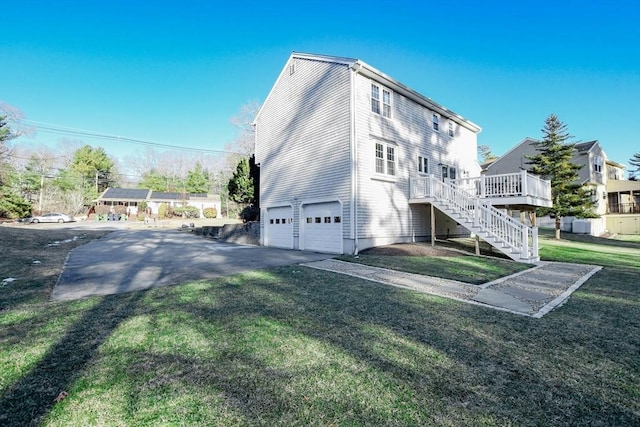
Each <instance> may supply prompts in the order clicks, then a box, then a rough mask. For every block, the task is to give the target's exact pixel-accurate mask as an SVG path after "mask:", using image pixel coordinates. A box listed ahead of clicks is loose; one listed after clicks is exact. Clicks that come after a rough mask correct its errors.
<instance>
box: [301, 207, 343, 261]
mask: <svg viewBox="0 0 640 427" xmlns="http://www.w3.org/2000/svg"><path fill="white" fill-rule="evenodd" d="M300 228H301V231H302V233H301V234H302V248H301V249H305V250H308V251H318V252H329V253H337V254H341V253H342V207H341V205H340V203H338V202H329V203H314V204H310V205H303V209H302V218H300Z"/></svg>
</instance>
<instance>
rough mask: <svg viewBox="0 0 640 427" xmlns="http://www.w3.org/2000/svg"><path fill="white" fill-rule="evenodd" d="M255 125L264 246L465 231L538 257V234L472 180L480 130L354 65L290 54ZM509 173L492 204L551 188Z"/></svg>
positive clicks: (358, 243)
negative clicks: (509, 214)
mask: <svg viewBox="0 0 640 427" xmlns="http://www.w3.org/2000/svg"><path fill="white" fill-rule="evenodd" d="M254 125H255V135H256V136H255V138H256V147H255V154H256V163H258V164H259V165H260V206H261V243H262V244H263V245H266V246H276V247H285V248H292V249H303V250H315V251H323V252H331V253H349V254H356V253H358V251H360V250H362V249H366V248H369V247H373V246H379V245H385V244H392V243H399V242H412V241H428V240H432V241H433V239H432V237H433V236H434V235H435V236H455V235H469V233H470V232H471V231H473V232H474V233H476V234H477V235H479V236H481V237H482V238H484V239H485V240H487V241H488V242H490V243H492V244H495V245H496V246H499V247H500V248H502V249H501V250H503V251H504V252H505V253H508V254H509V255H510V256H512V257H513V258H516V259H519V260H526V261H531V260H536V259H537V239H536V237H537V236H536V235H535V231H536V230H534V229H531V228H528V227H526V226H525V225H523V224H519V223H517V221H514V220H513V219H511V218H507V217H506V215H505V214H504V213H503V212H501V211H499V210H497V209H495V208H494V207H492V206H491V204H492V201H491V200H489V198H488V197H487V195H488V193H489V192H488V191H487V192H485V190H489V186H486V187H485V185H484V183H483V182H481V181H479V180H481V179H482V178H481V177H480V165H479V164H478V162H477V160H476V152H477V134H478V133H479V132H480V127H479V126H477V125H476V124H474V123H472V122H470V121H469V120H467V119H465V118H463V117H462V116H460V115H458V114H456V113H454V112H453V111H451V110H449V109H447V108H445V107H443V106H442V105H440V104H438V103H436V102H434V101H433V100H431V99H429V98H427V97H425V96H423V95H421V94H419V93H417V92H415V91H414V90H412V89H410V88H408V87H406V86H404V85H403V84H401V83H399V82H398V81H396V80H394V79H393V78H391V77H389V76H387V75H386V74H384V73H382V72H380V71H378V70H376V69H375V68H373V67H371V66H369V65H368V64H366V63H364V62H362V61H360V60H357V59H351V58H339V57H332V56H323V55H311V54H303V53H293V54H292V55H291V57H290V58H289V60H288V61H287V63H286V64H285V66H284V68H283V70H282V72H281V73H280V75H279V76H278V78H277V80H276V82H275V84H274V86H273V88H272V89H271V91H270V93H269V95H268V96H267V98H266V100H265V102H264V104H263V105H262V108H261V109H260V111H259V112H258V114H257V116H256V119H255V122H254ZM510 179H511V181H510V183H511V184H513V185H512V186H510V187H509V189H508V191H507V189H505V188H503V190H502V192H499V191H498V190H496V189H495V188H493V187H491V188H492V189H493V190H492V191H493V192H492V193H491V197H492V198H493V199H494V204H496V203H495V201H496V200H497V199H496V198H497V197H500V198H501V201H504V200H507V199H509V200H511V199H512V198H518V200H519V201H520V202H521V203H526V202H527V201H529V202H530V197H529V196H530V192H531V191H534V190H536V191H537V192H538V193H540V194H542V196H540V198H544V197H543V196H544V195H548V189H549V187H548V183H545V182H542V183H541V184H542V185H541V186H539V188H537V187H536V186H535V185H533V184H531V183H530V181H531V180H533V181H535V182H538V181H540V180H537V179H536V178H535V177H531V176H529V175H527V174H511V178H510ZM538 184H540V183H539V182H538ZM534 192H535V191H534ZM478 196H479V197H478ZM545 203H546V202H545Z"/></svg>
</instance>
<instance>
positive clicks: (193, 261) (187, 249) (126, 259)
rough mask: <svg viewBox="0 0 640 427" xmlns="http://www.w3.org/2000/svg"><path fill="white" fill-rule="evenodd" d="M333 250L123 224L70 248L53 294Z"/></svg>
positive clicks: (163, 281) (104, 289) (106, 290)
mask: <svg viewBox="0 0 640 427" xmlns="http://www.w3.org/2000/svg"><path fill="white" fill-rule="evenodd" d="M332 257H334V255H331V254H322V253H317V252H305V251H296V250H288V249H277V248H268V247H264V246H249V245H238V244H233V243H225V242H219V241H215V240H207V239H203V238H202V237H199V236H195V235H193V234H191V233H188V232H184V231H177V230H139V231H134V230H123V231H115V232H113V233H110V234H108V235H107V236H105V237H103V238H101V239H98V240H94V241H92V242H90V243H88V244H86V245H84V246H81V247H78V248H76V249H74V250H73V251H71V253H70V254H69V258H68V259H67V262H66V263H65V266H64V270H63V272H62V274H61V275H60V278H59V279H58V283H57V284H56V286H55V288H54V289H53V293H52V294H51V299H52V300H73V299H79V298H85V297H89V296H94V295H111V294H118V293H124V292H133V291H140V290H145V289H151V288H155V287H160V286H168V285H175V284H180V283H184V282H186V281H193V280H201V279H210V278H214V277H220V276H228V275H232V274H237V273H241V272H245V271H250V270H258V269H264V268H269V267H277V266H285V265H295V264H300V263H304V262H312V261H319V260H323V259H328V258H332Z"/></svg>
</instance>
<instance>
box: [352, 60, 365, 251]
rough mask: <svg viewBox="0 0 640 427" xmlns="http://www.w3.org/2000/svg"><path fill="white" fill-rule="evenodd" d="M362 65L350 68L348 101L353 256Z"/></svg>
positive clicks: (356, 204) (356, 220)
mask: <svg viewBox="0 0 640 427" xmlns="http://www.w3.org/2000/svg"><path fill="white" fill-rule="evenodd" d="M361 67H362V65H361V64H360V63H359V62H355V63H354V64H353V65H352V66H351V70H352V73H351V99H350V104H351V105H350V111H349V114H350V116H351V117H350V120H351V212H352V215H351V217H352V218H353V225H352V227H351V231H352V233H353V246H354V247H353V254H354V255H358V252H359V247H358V246H359V244H358V141H357V135H358V133H357V132H356V112H355V110H356V74H357V73H358V71H359V70H360V68H361Z"/></svg>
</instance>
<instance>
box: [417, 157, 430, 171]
mask: <svg viewBox="0 0 640 427" xmlns="http://www.w3.org/2000/svg"><path fill="white" fill-rule="evenodd" d="M418 172H419V173H424V174H428V173H429V159H428V158H426V157H422V156H418Z"/></svg>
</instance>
